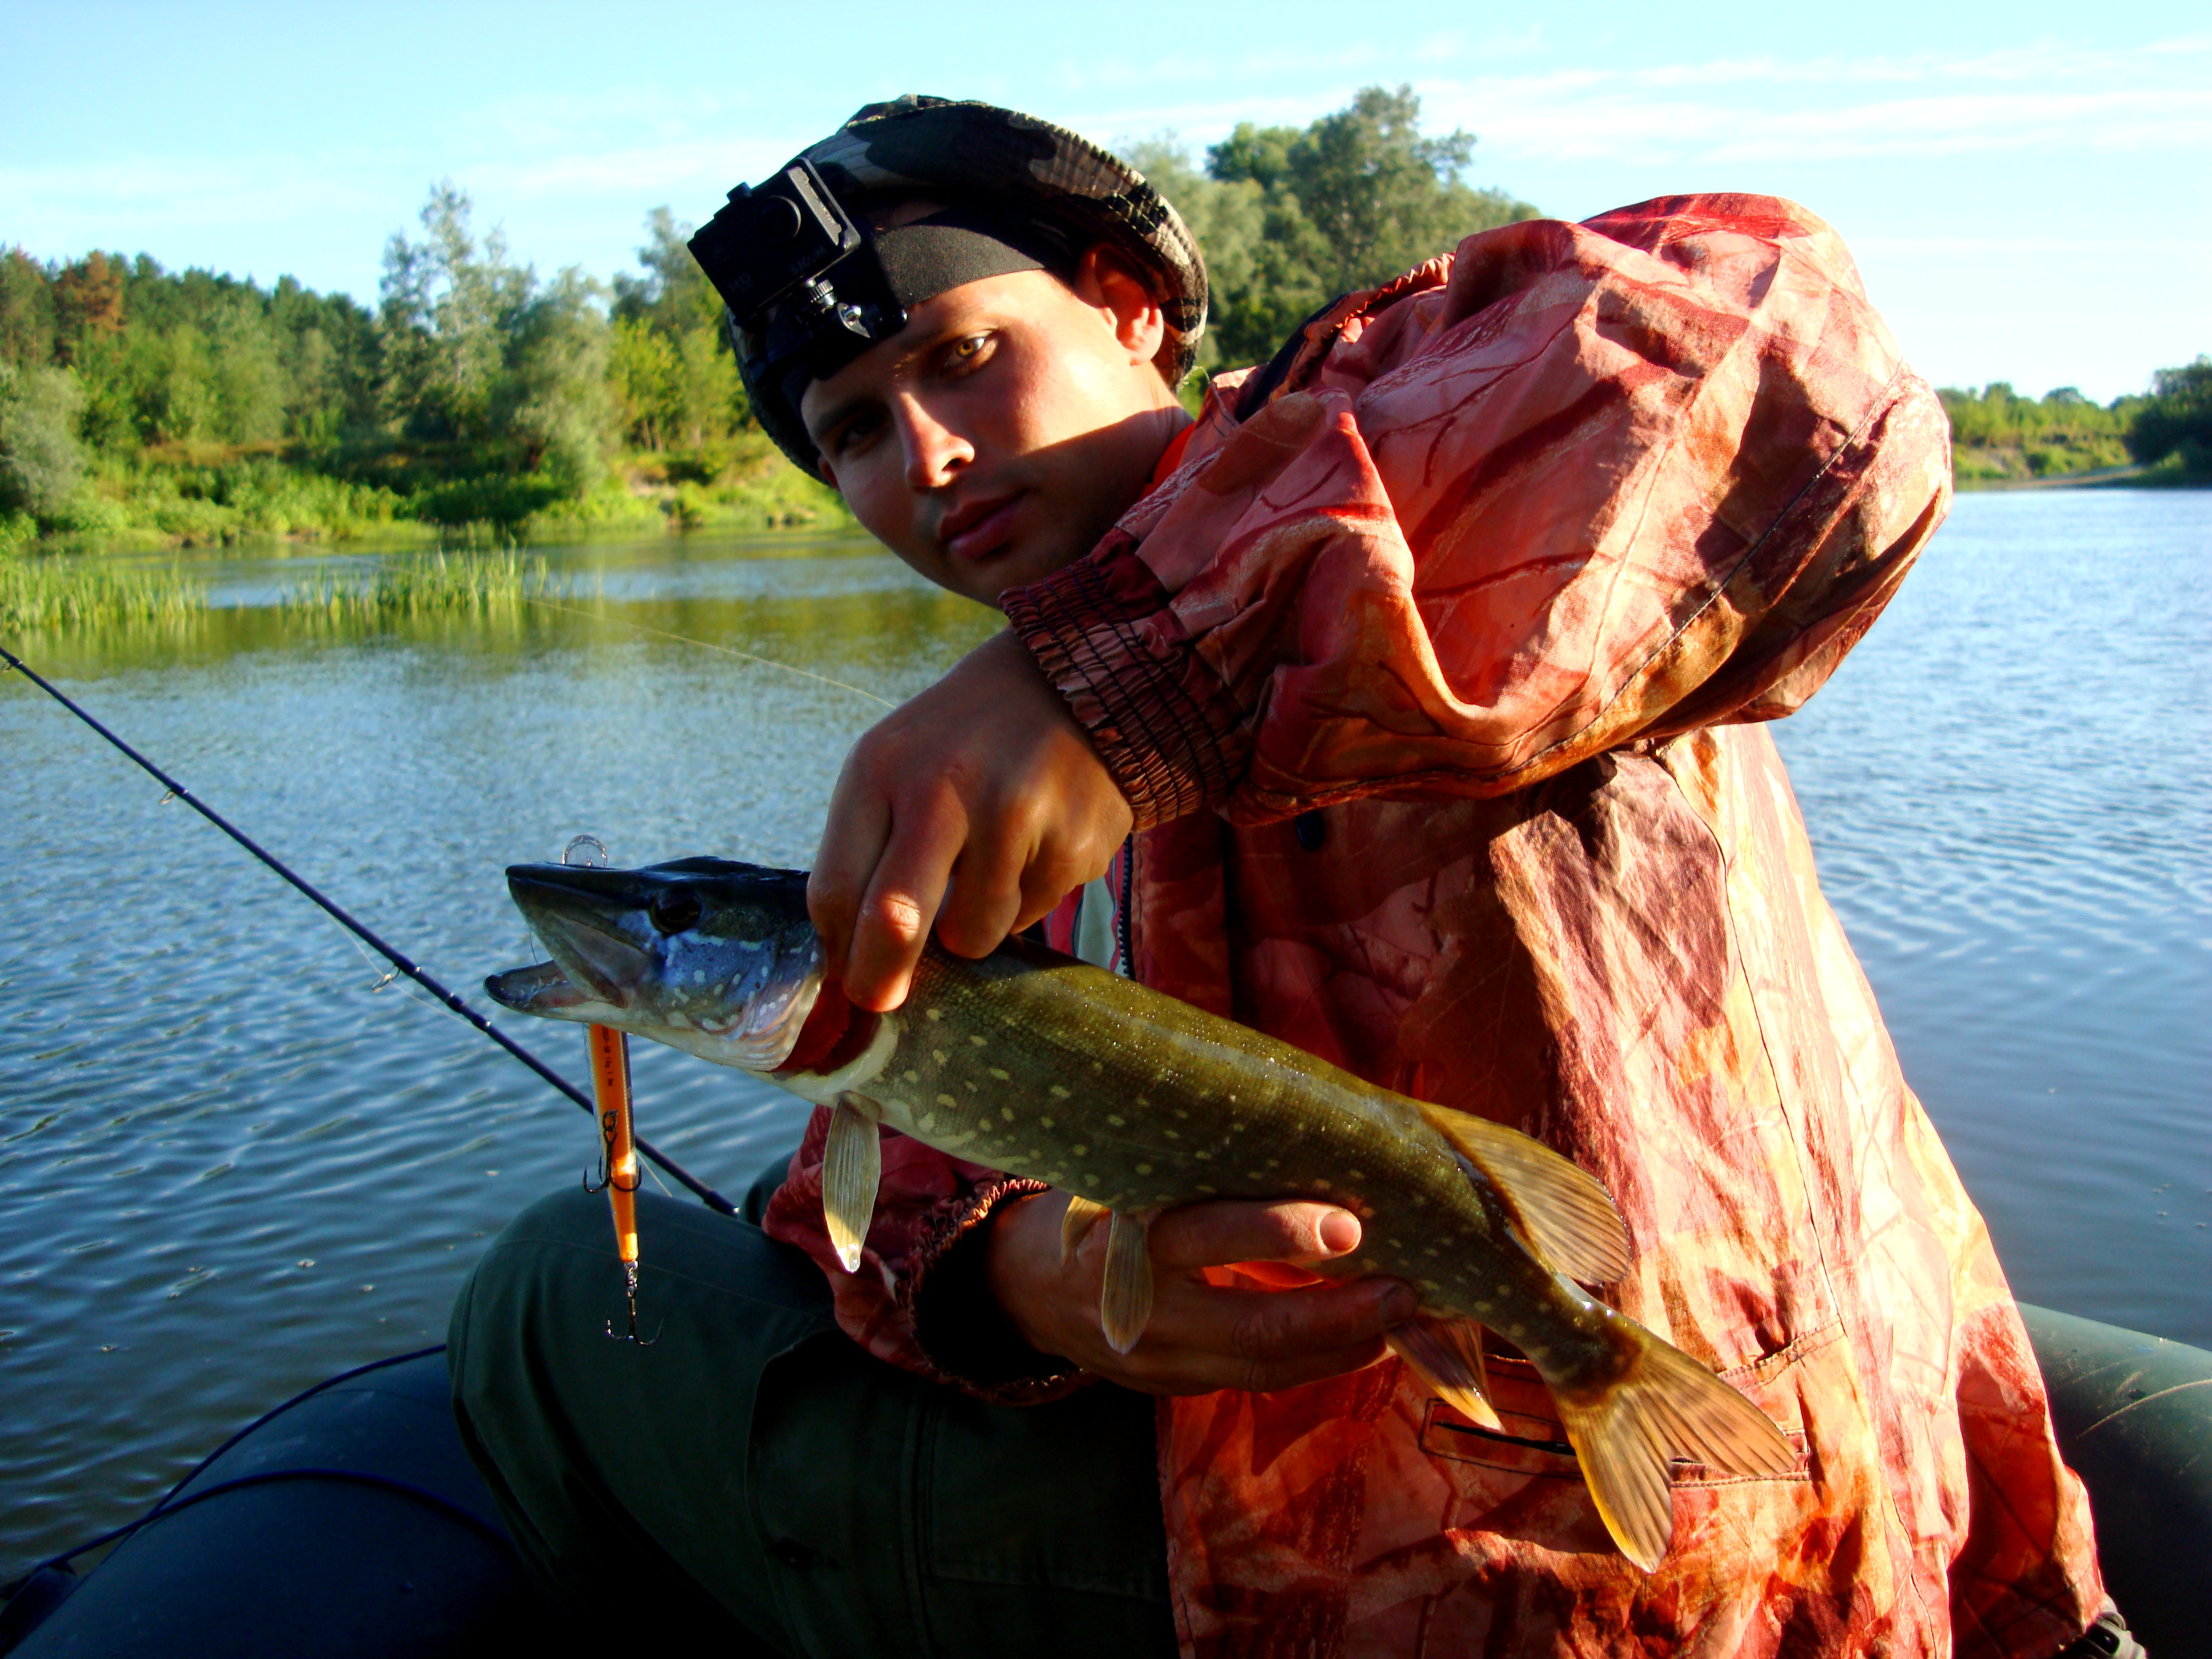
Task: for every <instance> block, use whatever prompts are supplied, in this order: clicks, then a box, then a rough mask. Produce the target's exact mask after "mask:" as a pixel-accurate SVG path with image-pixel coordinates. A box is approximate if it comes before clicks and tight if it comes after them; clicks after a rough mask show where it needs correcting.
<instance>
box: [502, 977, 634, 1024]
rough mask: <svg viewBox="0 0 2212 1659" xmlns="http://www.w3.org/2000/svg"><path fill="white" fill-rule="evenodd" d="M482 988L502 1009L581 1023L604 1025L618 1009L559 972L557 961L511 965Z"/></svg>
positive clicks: (614, 1015)
mask: <svg viewBox="0 0 2212 1659" xmlns="http://www.w3.org/2000/svg"><path fill="white" fill-rule="evenodd" d="M484 991H485V994H487V995H489V997H490V998H491V1000H493V1001H494V1002H496V1003H497V1004H499V1006H501V1007H502V1008H511V1009H513V1011H514V1012H516V1013H518V1014H535V1015H537V1016H538V1018H540V1019H572V1020H574V1021H576V1022H577V1023H578V1024H584V1025H605V1024H608V1023H610V1022H611V1020H612V1019H613V1018H615V1017H616V1016H617V1015H618V1014H619V1013H620V1012H621V1010H619V1009H618V1008H617V1007H615V1006H614V1005H613V1004H611V1003H609V1002H605V1001H603V1000H600V999H599V998H598V997H595V996H593V995H592V994H591V993H590V992H588V991H586V990H582V989H580V988H579V987H578V986H577V984H576V982H575V981H574V980H572V979H570V978H569V977H568V975H567V974H566V973H565V972H563V971H562V967H561V964H560V963H557V962H541V963H537V964H536V965H535V966H533V967H529V968H510V969H507V972H505V973H503V974H494V975H491V976H490V977H489V978H488V979H486V980H485V981H484Z"/></svg>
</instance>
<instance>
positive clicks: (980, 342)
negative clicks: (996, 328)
mask: <svg viewBox="0 0 2212 1659" xmlns="http://www.w3.org/2000/svg"><path fill="white" fill-rule="evenodd" d="M989 343H990V336H988V335H987V334H970V335H969V337H967V338H966V339H964V340H957V341H955V342H954V343H953V346H952V361H953V362H957V363H965V362H974V361H975V359H976V358H977V357H980V356H982V355H983V348H984V347H985V346H987V345H988V344H989Z"/></svg>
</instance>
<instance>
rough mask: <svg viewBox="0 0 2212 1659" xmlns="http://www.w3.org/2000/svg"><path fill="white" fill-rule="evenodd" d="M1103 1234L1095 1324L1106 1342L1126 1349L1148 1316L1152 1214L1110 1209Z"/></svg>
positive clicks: (1141, 1331) (1134, 1343) (1119, 1350)
mask: <svg viewBox="0 0 2212 1659" xmlns="http://www.w3.org/2000/svg"><path fill="white" fill-rule="evenodd" d="M1112 1214H1113V1217H1114V1224H1113V1226H1112V1229H1111V1230H1110V1231H1109V1232H1108V1233H1107V1235H1106V1277H1105V1280H1104V1282H1103V1284H1102V1285H1100V1286H1099V1291H1098V1324H1099V1328H1100V1329H1101V1330H1103V1332H1104V1333H1105V1336H1106V1343H1107V1346H1109V1347H1110V1348H1112V1349H1113V1350H1114V1352H1115V1353H1127V1352H1129V1350H1130V1349H1132V1348H1133V1347H1135V1346H1137V1340H1138V1339H1139V1337H1141V1336H1143V1335H1144V1334H1145V1327H1146V1325H1147V1324H1148V1323H1150V1322H1151V1321H1152V1218H1151V1217H1150V1216H1146V1218H1144V1219H1143V1220H1139V1219H1138V1218H1136V1217H1134V1216H1130V1215H1124V1214H1123V1213H1122V1212H1121V1211H1119V1210H1115V1211H1114V1212H1112Z"/></svg>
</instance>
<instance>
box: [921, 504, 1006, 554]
mask: <svg viewBox="0 0 2212 1659" xmlns="http://www.w3.org/2000/svg"><path fill="white" fill-rule="evenodd" d="M1021 499H1022V498H1021V494H1020V492H1019V491H1017V492H1015V493H1014V494H1013V495H989V496H985V497H984V498H982V499H981V500H980V501H963V502H962V503H961V504H960V505H959V506H958V507H954V508H953V509H952V511H951V512H950V513H946V514H945V516H944V518H942V519H941V520H939V521H938V526H937V538H938V540H939V541H941V542H943V543H944V544H945V548H946V549H947V550H949V551H950V552H951V553H952V554H954V555H955V556H957V557H960V558H963V559H980V558H981V557H982V556H984V555H985V554H987V553H993V552H995V551H997V550H998V549H999V548H1000V546H1001V545H1003V544H1005V542H1006V538H1007V537H1008V536H1009V534H1011V533H1012V528H1013V516H1014V509H1015V508H1016V507H1018V506H1019V505H1020V504H1021Z"/></svg>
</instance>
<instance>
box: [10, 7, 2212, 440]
mask: <svg viewBox="0 0 2212 1659" xmlns="http://www.w3.org/2000/svg"><path fill="white" fill-rule="evenodd" d="M1163 15H1164V16H1172V17H1173V18H1174V19H1175V20H1176V21H1175V24H1174V27H1173V29H1172V31H1171V38H1170V31H1169V30H1166V29H1164V28H1161V27H1158V26H1157V25H1155V24H1154V23H1152V21H1151V20H1152V19H1153V18H1155V17H1158V16H1163ZM625 16H629V17H634V18H635V19H637V20H638V21H623V19H624V18H625ZM1370 18H1371V19H1376V20H1380V26H1379V27H1377V28H1376V29H1375V30H1373V31H1371V32H1370V31H1369V30H1368V28H1367V27H1366V21H1367V20H1369V19H1370ZM0 42H4V48H0V244H4V243H8V242H15V243H20V244H21V246H23V247H24V248H26V249H27V251H28V252H32V253H33V254H34V255H37V256H39V257H41V258H51V257H57V256H60V257H70V256H74V255H76V254H77V253H80V252H83V251H85V250H86V249H88V248H90V247H94V246H99V247H103V248H107V249H111V250H121V251H123V252H131V253H136V252H140V251H142V250H143V251H145V252H150V253H152V254H154V255H155V257H156V258H159V259H161V261H162V262H163V263H164V264H169V265H186V264H198V265H206V266H210V267H212V268H214V269H216V270H229V271H234V272H238V273H240V274H247V273H250V274H252V276H256V277H258V278H260V279H261V280H263V281H268V280H270V279H272V278H274V277H275V276H276V275H278V274H279V273H280V272H289V273H292V274H293V275H295V276H298V277H299V278H300V279H301V280H302V281H303V282H305V283H307V284H308V285H309V286H311V287H314V288H322V289H346V290H348V291H349V292H351V293H353V294H354V295H356V296H357V297H360V298H362V299H363V300H364V301H374V296H375V292H376V283H377V276H378V272H379V269H380V253H381V249H382V246H383V243H384V240H385V238H386V236H387V235H388V234H390V233H391V232H392V231H393V230H396V229H400V228H411V226H412V222H413V215H414V213H415V210H416V208H417V207H419V205H420V204H421V202H422V197H423V195H424V192H425V191H426V190H427V188H428V185H429V184H430V183H431V182H432V181H433V180H435V179H441V178H447V177H450V178H451V179H453V180H454V181H455V182H457V183H459V185H462V186H463V187H464V188H465V189H466V190H468V191H470V192H471V194H472V195H473V196H474V197H475V199H476V202H477V210H478V216H479V219H480V221H482V222H487V223H489V222H501V223H503V225H504V226H505V228H506V231H507V237H508V240H509V242H510V244H511V245H512V246H513V249H514V250H515V251H516V252H518V253H519V254H520V255H522V256H524V257H526V258H530V259H532V260H533V261H535V262H536V263H537V264H538V265H539V266H540V268H541V269H544V270H551V269H553V268H555V267H557V266H560V265H563V264H580V265H581V266H583V267H584V268H585V269H586V270H590V271H592V272H594V273H596V274H598V275H600V276H607V275H610V274H611V273H612V272H614V271H615V270H621V269H624V268H627V267H628V266H629V264H630V263H631V258H632V251H633V250H634V248H635V246H636V244H637V242H638V240H639V227H640V225H641V222H642V221H643V219H644V217H645V215H646V214H647V211H648V210H650V209H652V208H653V206H655V205H656V204H661V203H666V204H670V205H671V206H672V207H673V208H674V209H675V210H676V212H677V214H678V216H679V217H683V218H686V219H692V220H696V219H700V218H703V217H704V216H706V215H708V213H710V212H712V211H713V210H714V207H715V206H716V205H717V204H719V202H720V198H721V195H722V192H723V191H725V190H726V188H727V187H728V186H729V185H732V184H733V183H735V182H736V181H737V180H738V179H755V178H757V177H759V176H760V175H761V174H762V173H764V172H766V171H767V170H768V169H769V168H770V167H774V166H775V164H776V163H777V162H779V161H781V160H782V159H783V158H784V157H785V156H787V155H789V154H790V153H791V152H792V151H793V150H794V149H797V148H799V146H800V145H801V144H803V143H807V142H810V141H811V140H812V139H814V138H816V137H820V136H821V135H822V134H823V133H824V132H826V131H829V128H831V127H832V126H834V125H836V122H837V121H838V120H840V119H842V118H843V117H844V116H845V115H846V114H847V113H848V112H850V111H851V109H852V108H853V107H854V106H856V105H858V104H860V103H861V102H863V101H866V100H868V99H872V98H875V97H878V96H883V95H886V94H890V93H895V92H899V91H908V90H915V91H925V92H938V93H944V94H951V95H956V96H976V97H984V98H989V99H993V100H997V101H1000V102H1005V103H1011V104H1014V105H1017V106H1021V107H1024V108H1027V109H1030V110H1033V111H1035V112H1037V113H1039V114H1042V115H1046V116H1049V117H1051V118H1054V119H1056V120H1059V121H1061V122H1063V123H1065V124H1066V125H1070V126H1073V127H1074V128H1076V129H1078V130H1079V131H1083V132H1085V133H1087V134H1089V135H1090V136H1091V137H1094V138H1097V139H1098V140H1100V141H1101V142H1104V143H1114V142H1115V141H1116V140H1120V139H1127V138H1132V137H1146V136H1150V135H1152V134H1156V133H1158V132H1160V131H1165V130H1173V131H1176V132H1179V133H1180V134H1181V135H1182V137H1184V138H1185V139H1186V140H1188V142H1190V143H1193V144H1194V145H1199V144H1203V143H1206V142H1209V141H1211V140H1213V139H1216V138H1218V137H1221V136H1222V134H1224V133H1225V132H1226V131H1228V130H1229V128H1230V127H1231V126H1232V125H1234V124H1235V123H1236V122H1237V121H1238V120H1258V121H1281V122H1298V123H1303V122H1304V121H1307V120H1310V119H1311V118H1313V117H1315V116H1316V115H1318V114H1321V113H1322V112H1325V111H1328V110H1329V109H1332V108H1335V107H1337V106H1340V105H1341V104H1342V103H1344V102H1345V101H1346V99H1347V98H1348V97H1349V96H1350V94H1352V92H1353V91H1354V90H1355V89H1356V88H1358V87H1360V86H1362V85H1364V84H1368V83H1370V82H1389V83H1392V84H1395V83H1396V82H1401V81H1406V82H1412V83H1413V86H1414V88H1415V89H1416V90H1418V91H1419V93H1421V94H1422V95H1423V97H1424V99H1425V108H1426V112H1427V114H1428V117H1429V118H1430V122H1431V125H1432V126H1435V127H1440V128H1448V127H1450V126H1453V125H1462V126H1465V127H1466V128H1468V130H1469V131H1473V132H1474V133H1475V134H1476V135H1477V137H1478V139H1479V143H1478V144H1477V146H1476V149H1475V166H1474V173H1473V177H1474V181H1475V182H1477V183H1480V184H1487V185H1501V186H1503V187H1504V188H1506V189H1509V190H1511V191H1514V192H1516V194H1518V195H1521V196H1522V197H1526V198H1528V200H1530V201H1533V202H1534V203H1536V204H1538V205H1539V206H1540V207H1541V208H1542V209H1544V210H1546V211H1547V212H1549V213H1553V214H1557V215H1560V216H1565V217H1582V216H1587V215H1589V214H1591V213H1595V212H1597V211H1599V210H1602V209H1604V208H1607V207H1610V206H1613V205H1616V204H1620V203H1624V202H1630V201H1635V200H1638V199H1641V198H1643V197H1648V196H1652V195H1657V194H1661V193H1662V192H1667V191H1680V190H1708V189H1729V190H1753V191H1774V192H1778V193H1780V194H1783V195H1787V196H1790V197H1795V198H1796V199H1797V200H1798V201H1801V202H1802V203H1804V204H1807V205H1808V206H1809V207H1811V208H1813V209H1814V210H1815V211H1817V212H1820V213H1821V214H1822V215H1824V216H1826V217H1827V218H1828V219H1830V220H1831V221H1832V222H1834V223H1835V224H1836V225H1837V226H1838V228H1840V229H1841V230H1842V231H1843V232H1844V235H1845V236H1846V237H1847V239H1848V240H1850V245H1851V246H1852V248H1853V250H1854V251H1855V252H1856V253H1857V256H1858V258H1859V261H1860V264H1861V266H1862V268H1863V271H1864V273H1865V276H1866V278H1867V283H1868V286H1869V289H1870V290H1871V292H1872V293H1873V295H1874V297H1875V302H1876V303H1877V304H1878V305H1879V306H1880V307H1881V308H1882V310H1883V312H1884V313H1886V314H1887V316H1888V318H1889V319H1890V320H1891V323H1892V325H1893V326H1894V328H1895V329H1896V331H1897V332H1898V334H1899V337H1900V338H1902V339H1903V341H1904V342H1905V349H1906V350H1907V352H1908V353H1909V354H1910V355H1911V357H1912V359H1913V361H1914V362H1916V363H1917V365H1918V366H1919V367H1920V368H1921V369H1922V370H1923V372H1924V373H1925V374H1928V375H1929V377H1930V378H1931V379H1934V380H1937V381H1938V382H1940V383H1947V384H1979V383H1981V382H1984V381H1987V380H2012V381H2014V382H2015V384H2017V385H2018V386H2020V387H2021V390H2023V391H2027V392H2043V391H2045V390H2047V389H2048V388H2050V387H2052V386H2061V385H2069V384H2070V385H2075V386H2080V387H2081V389H2082V390H2083V391H2085V392H2088V393H2089V394H2090V395H2092V396H2093V397H2096V398H2111V397H2113V396H2115V395H2117V394H2118V393H2120V392H2129V391H2135V390H2138V389H2141V388H2142V387H2143V386H2144V385H2145V384H2146V382H2147V380H2148V375H2149V374H2150V371H2151V370H2152V369H2154V368H2158V367H2160V366H2161V365H2165V364H2171V363H2178V362H2185V361H2187V360H2188V359H2190V358H2191V357H2193V356H2196V355H2197V353H2198V352H2200V351H2212V282H2208V280H2207V270H2208V268H2212V22H2208V21H2206V16H2205V14H2204V13H2203V10H2202V9H2201V8H2184V7H2183V6H2180V5H2166V4H2152V5H2139V6H2134V7H2111V6H2107V7H2096V6H2083V5H2081V4H2079V3H2075V4H2070V5H2068V6H2064V7H2060V6H2056V5H2039V4H2020V5H2013V6H2008V7H1997V6H1993V5H1988V4H1982V3H1966V4H1954V5H1951V6H1941V5H1931V4H1928V3H1924V0H1923V3H1919V4H1901V3H1872V4H1865V5H1861V6H1858V7H1856V8H1851V9H1844V8H1836V7H1814V6H1802V7H1797V8H1794V9H1790V8H1784V7H1778V6H1774V5H1771V4H1768V5H1764V6H1759V7H1729V6H1713V5H1687V6H1686V5H1680V4H1675V5H1668V6H1664V7H1661V6H1650V7H1641V8H1635V9H1627V8H1621V9H1611V10H1608V9H1585V8H1577V9H1569V8H1565V7H1559V6H1546V5H1533V6H1523V7H1521V8H1518V9H1512V10H1507V9H1502V8H1482V7H1479V6H1469V5H1466V4H1463V3H1462V4H1457V5H1454V6H1450V7H1434V8H1430V9H1422V8H1420V7H1419V6H1415V5H1409V4H1406V3H1402V0H1401V3H1399V4H1397V5H1394V6H1391V7H1388V8H1385V7H1380V6H1361V5H1348V4H1344V3H1336V4H1332V5H1321V4H1311V3H1304V0H1285V3H1266V4H1253V3H1247V0H1235V3H1226V4H1225V3H1215V4H1212V5H1210V6H1206V7H1195V6H1187V7H1164V6H1146V7H1142V8H1132V9H1130V10H1129V12H1128V14H1127V15H1125V16H1116V15H1115V14H1114V13H1113V12H1112V11H1111V10H1110V9H1101V8H1097V7H1082V8H1079V7H1073V6H1066V5H1054V4H1049V3H1046V4H1039V3H1035V0H1031V3H1027V4H1022V5H1004V4H997V3H969V4H964V5H953V6H947V5H945V4H943V3H941V0H940V3H935V4H930V5H916V4H907V5H897V6H894V5H885V4H880V3H872V0H871V3H850V4H844V5H840V6H836V7H834V8H832V7H826V6H821V5H792V4H784V5H778V6H775V7H769V6H764V5H760V4H757V3H745V4H736V5H720V6H698V5H688V4H683V3H671V4H665V5H662V6H659V7H657V8H653V9H651V10H649V11H647V10H645V9H639V10H638V11H635V12H628V13H626V12H625V11H623V10H622V9H608V8H590V9H586V8H582V7H577V6H564V5H561V4H552V3H548V4H539V5H534V6H532V7H530V8H528V9H523V8H519V7H485V6H471V5H467V4H460V3H454V4H445V5H420V4H407V3H400V4H380V5H376V6H374V7H370V6H361V5H351V6H345V7H337V6H329V5H317V4H308V3H289V4H284V5H229V6H226V5H212V4H205V5H191V6H179V5H176V4H173V3H171V4H167V5H161V6H152V5H142V4H129V5H115V4H100V3H89V4H87V3H78V4H74V5H71V6H69V7H59V6H54V5H52V4H39V5H32V4H29V3H26V0H0Z"/></svg>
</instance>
